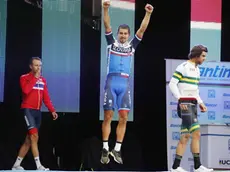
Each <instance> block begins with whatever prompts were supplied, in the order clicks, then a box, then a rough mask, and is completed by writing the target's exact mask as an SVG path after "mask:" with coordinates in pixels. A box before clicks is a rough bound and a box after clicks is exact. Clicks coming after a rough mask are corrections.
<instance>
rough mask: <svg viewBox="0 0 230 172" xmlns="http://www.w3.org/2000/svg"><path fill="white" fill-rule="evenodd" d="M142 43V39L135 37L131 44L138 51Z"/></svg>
mask: <svg viewBox="0 0 230 172" xmlns="http://www.w3.org/2000/svg"><path fill="white" fill-rule="evenodd" d="M140 42H141V38H139V37H138V36H137V35H135V36H134V38H133V39H132V40H131V42H130V44H131V45H132V47H133V48H134V49H136V48H137V46H138V45H139V43H140Z"/></svg>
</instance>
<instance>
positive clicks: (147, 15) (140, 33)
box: [136, 4, 154, 39]
mask: <svg viewBox="0 0 230 172" xmlns="http://www.w3.org/2000/svg"><path fill="white" fill-rule="evenodd" d="M153 9H154V8H153V6H152V5H150V4H146V6H145V11H146V12H145V17H144V19H143V20H142V23H141V26H140V28H139V29H138V30H137V32H136V36H137V37H138V38H140V39H141V38H142V37H143V35H144V33H145V31H146V29H147V27H148V25H149V21H150V17H151V14H152V12H153Z"/></svg>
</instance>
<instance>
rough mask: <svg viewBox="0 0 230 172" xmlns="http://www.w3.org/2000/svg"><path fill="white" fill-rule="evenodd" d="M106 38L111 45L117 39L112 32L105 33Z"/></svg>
mask: <svg viewBox="0 0 230 172" xmlns="http://www.w3.org/2000/svg"><path fill="white" fill-rule="evenodd" d="M105 39H106V41H107V44H108V45H111V44H113V43H114V42H115V39H114V37H113V33H112V32H106V33H105Z"/></svg>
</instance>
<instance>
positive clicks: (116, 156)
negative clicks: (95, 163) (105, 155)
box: [110, 149, 123, 164]
mask: <svg viewBox="0 0 230 172" xmlns="http://www.w3.org/2000/svg"><path fill="white" fill-rule="evenodd" d="M110 154H111V156H112V157H113V159H114V161H116V162H117V163H118V164H123V160H122V157H121V151H115V150H114V149H113V150H112V152H111V153H110Z"/></svg>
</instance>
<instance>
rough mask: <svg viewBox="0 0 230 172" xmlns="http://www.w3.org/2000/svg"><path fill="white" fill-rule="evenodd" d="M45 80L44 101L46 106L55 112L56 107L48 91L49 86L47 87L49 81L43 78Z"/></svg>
mask: <svg viewBox="0 0 230 172" xmlns="http://www.w3.org/2000/svg"><path fill="white" fill-rule="evenodd" d="M43 82H44V84H45V85H44V93H43V102H44V104H45V105H46V107H47V108H48V110H49V111H50V112H51V113H52V112H55V109H54V107H53V104H52V102H51V100H50V96H49V92H48V88H47V83H46V80H45V79H43Z"/></svg>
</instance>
